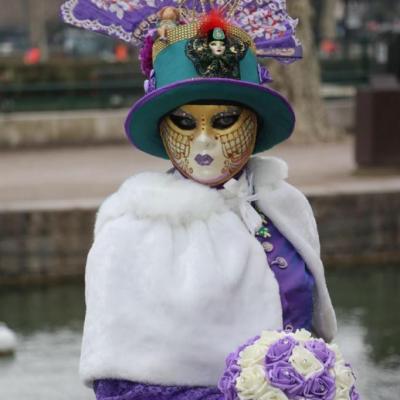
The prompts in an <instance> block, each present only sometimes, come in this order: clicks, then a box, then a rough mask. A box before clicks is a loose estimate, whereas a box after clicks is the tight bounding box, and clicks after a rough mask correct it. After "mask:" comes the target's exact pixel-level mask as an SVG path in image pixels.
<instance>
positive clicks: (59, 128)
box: [0, 109, 127, 149]
mask: <svg viewBox="0 0 400 400" xmlns="http://www.w3.org/2000/svg"><path fill="white" fill-rule="evenodd" d="M126 114H127V110H125V109H121V110H93V111H60V112H57V111H54V112H35V113H13V114H3V115H1V114H0V132H1V135H0V149H12V148H34V147H48V146H60V145H61V146H62V145H79V146H82V145H89V144H105V143H123V142H127V140H126V137H125V131H124V121H125V118H126Z"/></svg>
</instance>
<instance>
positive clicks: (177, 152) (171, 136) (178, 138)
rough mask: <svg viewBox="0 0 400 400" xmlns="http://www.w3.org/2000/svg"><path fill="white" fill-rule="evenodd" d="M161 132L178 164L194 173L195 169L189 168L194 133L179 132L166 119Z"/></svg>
mask: <svg viewBox="0 0 400 400" xmlns="http://www.w3.org/2000/svg"><path fill="white" fill-rule="evenodd" d="M160 132H161V138H162V140H163V142H164V145H165V146H166V148H167V149H168V150H169V152H170V153H171V154H170V155H172V156H173V158H174V159H175V160H176V162H177V163H178V166H179V167H180V168H182V170H183V171H185V172H186V173H192V172H193V171H192V170H191V168H189V165H188V164H189V162H188V159H187V158H188V156H189V153H190V143H191V141H192V140H193V135H183V134H181V133H179V132H178V131H177V130H175V129H173V128H172V126H171V125H170V124H168V123H167V121H166V119H164V120H163V121H162V122H161V125H160Z"/></svg>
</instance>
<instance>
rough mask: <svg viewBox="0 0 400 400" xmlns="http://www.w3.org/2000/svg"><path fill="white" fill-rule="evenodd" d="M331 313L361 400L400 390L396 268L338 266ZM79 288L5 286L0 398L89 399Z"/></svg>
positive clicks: (0, 305)
mask: <svg viewBox="0 0 400 400" xmlns="http://www.w3.org/2000/svg"><path fill="white" fill-rule="evenodd" d="M327 280H328V285H329V288H330V291H331V295H332V299H333V302H334V306H335V309H336V312H337V316H338V324H339V334H338V337H337V339H336V342H337V343H338V344H339V345H340V346H341V348H342V351H343V353H344V355H345V358H346V359H347V360H348V361H349V362H350V363H351V364H352V365H353V368H354V369H355V371H356V374H357V376H358V385H357V386H358V389H359V391H360V392H361V395H362V399H363V400H388V399H394V398H397V397H398V395H399V393H400V313H399V310H400V295H399V293H400V268H399V267H397V268H393V267H385V268H361V267H360V268H352V269H337V270H331V271H328V273H327ZM83 291H84V289H83V285H82V284H64V285H57V286H52V287H35V288H28V289H26V288H24V289H4V288H2V289H1V291H0V321H5V322H6V323H7V324H8V325H9V326H10V327H11V328H12V329H14V330H15V331H16V332H17V334H18V338H19V347H18V351H17V353H16V355H15V356H14V357H11V358H0V393H1V395H0V398H2V399H7V400H14V399H15V400H19V399H23V400H71V399H74V400H93V399H94V396H93V395H92V392H91V391H90V390H89V389H87V388H85V387H84V386H83V385H82V384H81V383H80V381H79V377H78V372H77V370H78V362H79V349H80V340H81V331H82V323H83V317H84V294H83Z"/></svg>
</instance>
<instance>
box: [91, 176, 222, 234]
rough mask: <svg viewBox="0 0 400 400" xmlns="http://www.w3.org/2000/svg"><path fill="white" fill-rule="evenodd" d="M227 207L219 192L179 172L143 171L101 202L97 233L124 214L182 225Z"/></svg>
mask: <svg viewBox="0 0 400 400" xmlns="http://www.w3.org/2000/svg"><path fill="white" fill-rule="evenodd" d="M225 209H226V205H225V203H224V200H223V198H222V197H221V196H220V195H219V194H218V192H217V191H215V190H212V189H210V188H208V187H206V186H204V185H200V184H198V183H196V182H193V181H191V180H189V179H185V178H183V177H179V176H177V175H176V174H171V173H164V172H142V173H139V174H137V175H134V176H131V177H130V178H128V179H127V180H126V181H125V182H124V183H123V184H122V185H121V186H120V188H119V189H118V190H117V191H116V192H115V193H114V194H112V195H111V196H109V197H108V198H107V199H106V200H105V201H104V202H103V204H102V205H101V207H100V209H99V211H98V214H97V218H96V226H95V234H97V233H98V232H99V231H100V229H101V228H102V227H103V226H104V225H105V224H106V223H108V222H110V221H111V220H115V219H116V218H119V217H121V216H124V215H129V216H130V217H133V218H135V219H160V218H162V219H165V220H168V221H169V222H170V223H172V224H181V223H186V222H188V221H191V220H194V219H206V218H208V217H209V215H211V214H212V213H214V212H221V211H223V210H225Z"/></svg>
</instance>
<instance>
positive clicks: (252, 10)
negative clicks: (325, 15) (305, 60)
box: [61, 0, 302, 63]
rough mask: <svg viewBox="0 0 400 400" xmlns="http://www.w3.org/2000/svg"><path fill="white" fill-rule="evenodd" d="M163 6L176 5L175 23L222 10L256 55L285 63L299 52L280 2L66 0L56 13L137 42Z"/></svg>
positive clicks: (79, 24)
mask: <svg viewBox="0 0 400 400" xmlns="http://www.w3.org/2000/svg"><path fill="white" fill-rule="evenodd" d="M167 6H172V7H175V8H177V9H179V11H180V15H181V17H180V21H179V23H180V24H188V23H193V22H197V21H198V20H199V18H200V17H201V16H202V15H204V14H206V13H208V12H209V11H210V10H211V9H219V10H221V12H222V13H223V14H224V16H225V17H226V19H227V21H228V22H229V23H231V24H232V25H236V26H239V27H240V28H242V29H243V30H245V31H246V32H247V33H248V34H249V35H250V36H251V37H252V39H253V41H254V43H255V45H256V48H257V55H258V56H259V57H271V58H274V59H276V60H278V61H280V62H283V63H290V62H293V61H295V60H297V59H298V58H301V56H302V47H301V44H300V42H299V40H298V39H297V38H296V35H295V29H296V26H297V20H295V19H293V18H291V17H290V16H289V15H288V13H287V10H286V1H285V0H68V1H66V2H65V3H64V4H63V5H62V7H61V14H62V18H63V19H64V21H65V22H67V23H69V24H71V25H74V26H77V27H79V28H83V29H86V30H91V31H95V32H99V33H103V34H106V35H109V36H112V37H116V38H119V39H122V40H124V41H126V42H131V43H132V44H134V45H136V46H142V44H143V42H144V41H145V39H146V36H148V35H149V34H151V33H152V32H153V31H154V30H155V29H156V28H157V22H158V12H159V11H160V10H161V9H162V8H163V7H167Z"/></svg>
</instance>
